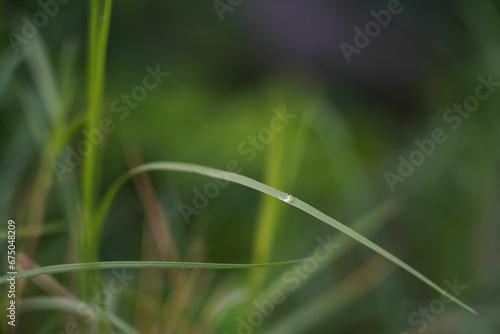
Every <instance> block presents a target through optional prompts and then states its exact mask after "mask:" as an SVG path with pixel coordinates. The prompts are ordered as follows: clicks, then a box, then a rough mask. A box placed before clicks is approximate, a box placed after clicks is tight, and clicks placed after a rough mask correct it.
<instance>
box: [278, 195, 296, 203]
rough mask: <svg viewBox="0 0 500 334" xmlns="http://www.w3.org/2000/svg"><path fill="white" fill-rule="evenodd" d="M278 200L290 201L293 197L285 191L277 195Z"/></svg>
mask: <svg viewBox="0 0 500 334" xmlns="http://www.w3.org/2000/svg"><path fill="white" fill-rule="evenodd" d="M279 198H280V200H282V201H283V202H286V203H290V202H291V201H292V199H293V197H292V195H290V194H287V193H281V194H280V196H279Z"/></svg>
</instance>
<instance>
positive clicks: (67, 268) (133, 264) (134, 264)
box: [0, 258, 307, 285]
mask: <svg viewBox="0 0 500 334" xmlns="http://www.w3.org/2000/svg"><path fill="white" fill-rule="evenodd" d="M306 260H307V258H306V259H298V260H290V261H281V262H271V263H250V264H244V263H199V262H163V261H107V262H88V263H69V264H56V265H53V266H45V267H39V268H34V269H29V270H24V271H20V272H18V273H17V275H15V277H16V280H20V279H25V278H33V277H36V276H40V275H52V274H60V273H67V272H75V271H91V270H107V269H144V268H170V269H248V268H258V267H276V266H283V265H289V264H294V263H300V262H304V261H306ZM9 277H10V276H9V275H5V276H2V277H0V285H2V284H5V283H7V278H9Z"/></svg>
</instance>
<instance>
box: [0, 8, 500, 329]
mask: <svg viewBox="0 0 500 334" xmlns="http://www.w3.org/2000/svg"><path fill="white" fill-rule="evenodd" d="M97 2H99V1H97ZM90 3H91V2H77V1H70V2H68V3H67V4H64V5H63V4H60V5H59V12H58V13H57V14H56V15H54V17H51V18H50V19H49V20H48V23H47V24H46V25H44V26H43V27H41V28H39V32H38V33H37V34H36V36H35V37H33V38H31V39H29V42H28V43H26V44H25V45H23V46H22V52H20V53H15V52H14V48H13V47H12V45H11V44H10V42H9V39H8V38H7V36H9V35H8V34H9V33H12V32H14V33H16V34H21V33H22V29H23V28H22V25H23V21H22V18H23V17H28V18H32V17H33V15H34V14H35V13H37V12H39V11H40V10H41V7H40V4H39V3H37V2H29V1H0V13H1V16H2V20H1V25H0V26H1V28H0V29H1V34H2V35H3V36H5V38H3V39H2V40H1V42H0V48H1V54H0V98H1V100H0V131H1V135H0V136H1V140H0V150H1V152H2V155H1V159H2V160H1V164H0V228H1V230H0V245H1V250H0V255H1V256H2V261H3V263H4V264H6V259H5V256H4V252H5V251H4V250H6V243H5V242H4V241H5V240H6V234H5V232H6V229H7V221H8V219H14V220H15V221H16V222H17V228H18V231H17V232H18V234H17V238H18V239H17V246H18V253H17V254H18V265H21V266H22V267H23V268H27V267H30V266H33V265H35V264H36V265H39V266H46V265H52V264H60V263H73V262H85V261H88V260H89V258H85V257H83V256H82V252H81V249H79V248H78V247H79V246H78V242H79V243H80V246H81V245H82V238H83V237H82V229H81V228H82V226H85V225H83V224H82V221H85V214H82V212H84V211H85V204H83V200H82V198H81V194H82V191H83V189H82V187H84V185H83V183H82V173H83V169H84V168H85V167H84V165H83V164H81V165H78V167H77V168H75V169H74V170H73V171H72V172H71V173H67V174H65V175H64V177H63V180H62V181H59V179H58V176H57V174H56V173H54V162H56V161H57V162H64V161H65V157H66V155H65V150H66V148H67V147H68V146H69V147H71V148H73V149H75V148H76V147H77V146H78V144H79V143H80V142H81V141H82V140H86V139H85V138H86V137H85V136H84V135H83V129H84V125H85V121H86V117H87V116H86V115H87V112H88V108H89V96H88V93H89V88H88V87H89V86H88V82H89V81H88V80H89V77H88V76H89V72H88V71H89V66H88V61H89V59H88V54H89V52H91V51H90V50H88V42H87V39H88V25H89V17H90V16H89V6H90ZM403 6H404V10H403V11H402V13H401V14H398V15H397V16H394V17H393V18H392V22H391V24H390V25H388V26H387V27H386V28H384V29H383V30H382V31H381V33H380V35H378V36H377V37H374V38H373V40H372V41H371V43H370V45H369V46H367V47H366V48H364V49H363V50H362V51H361V53H360V54H359V55H354V56H353V62H352V63H351V64H347V62H346V61H345V59H344V58H343V55H342V53H341V51H340V49H339V43H340V42H342V41H346V42H348V43H351V42H352V40H353V35H354V31H353V27H355V26H362V25H364V24H365V23H366V22H368V21H369V20H371V19H372V18H371V16H370V14H369V13H370V10H372V9H373V10H381V9H384V8H387V1H376V2H367V1H357V2H354V3H351V2H345V1H343V2H339V1H336V2H327V1H321V0H316V1H312V2H307V3H305V2H304V3H302V2H300V1H290V2H287V1H276V2H272V3H267V2H265V1H254V2H245V1H243V2H242V3H241V5H238V6H235V7H234V10H233V11H227V12H225V13H224V20H223V21H220V19H219V16H218V15H217V12H216V10H215V9H214V7H213V4H212V3H211V2H201V1H200V2H194V3H193V2H182V1H169V2H162V3H159V2H158V3H157V2H153V1H143V2H132V1H123V2H117V1H115V2H114V4H113V9H112V15H111V25H110V32H109V42H108V43H107V56H106V68H105V84H104V87H103V90H102V91H99V92H101V93H102V94H103V96H102V100H103V101H102V103H98V106H97V107H98V111H99V112H100V113H101V117H100V118H102V117H106V118H109V119H111V121H112V125H113V126H114V128H113V130H112V131H111V132H110V133H109V134H106V135H105V137H104V138H103V143H102V144H101V145H98V147H97V148H96V149H97V150H99V151H101V152H100V153H99V154H98V155H97V157H96V158H97V159H96V164H95V166H96V171H95V174H96V178H93V179H92V182H93V183H94V185H95V186H96V189H95V198H96V199H101V198H102V196H103V194H104V193H105V191H106V189H107V188H108V187H109V186H110V185H111V184H112V183H113V182H114V181H115V180H116V179H117V178H118V177H119V176H120V175H122V174H123V173H124V172H125V171H127V170H129V169H130V168H132V167H133V166H136V165H138V164H140V163H142V162H149V161H182V162H188V163H196V164H200V165H205V166H210V167H214V168H218V169H222V170H225V169H226V168H227V164H228V162H229V161H233V160H235V161H237V162H238V163H239V166H240V167H241V174H242V175H246V176H249V177H251V178H254V179H256V180H259V181H261V182H263V183H266V184H269V185H271V186H273V187H276V188H278V189H282V190H283V191H286V192H288V193H290V194H292V195H293V196H296V197H298V198H300V199H302V200H304V201H305V202H307V203H310V204H311V205H313V206H314V207H317V208H318V209H320V210H321V211H322V212H325V213H326V214H328V215H330V216H332V217H335V218H336V219H338V220H339V221H341V222H342V223H344V224H346V225H348V226H350V227H352V228H353V229H355V230H356V231H358V232H360V233H362V234H364V235H366V236H367V237H369V238H370V239H371V240H373V241H375V242H376V243H377V244H379V245H381V246H382V247H383V248H385V249H387V250H388V251H391V252H392V253H394V254H395V255H396V256H398V257H399V258H401V259H402V260H404V261H405V262H407V263H409V264H411V265H412V266H413V267H415V268H417V269H418V270H419V271H421V272H422V273H424V274H425V275H426V276H427V277H429V278H431V279H432V280H433V281H434V282H437V283H438V284H440V285H441V283H442V282H444V281H445V280H448V281H451V282H452V281H453V280H454V279H455V278H458V282H460V284H464V285H466V286H467V288H466V290H465V291H464V292H463V294H462V295H460V299H462V300H464V301H465V302H466V303H468V304H469V305H471V306H472V307H474V308H475V309H476V310H478V312H479V313H480V314H481V317H475V316H473V315H471V314H468V313H467V312H466V311H464V310H462V309H460V308H459V307H457V306H456V305H453V304H446V309H445V310H444V312H442V313H441V314H439V315H438V316H437V317H436V319H435V320H433V321H430V322H428V327H426V329H425V333H481V334H482V333H485V334H489V333H497V332H498V330H499V329H500V306H499V305H500V284H499V282H500V266H499V265H498V259H497V255H498V254H499V253H500V243H499V240H500V206H499V205H498V204H499V200H500V168H499V166H500V165H499V160H500V151H499V145H498V143H499V137H500V115H499V113H498V106H499V105H500V92H498V91H495V92H492V94H491V97H489V98H488V99H486V100H484V101H480V106H479V109H478V110H477V111H475V112H473V113H471V115H470V117H469V118H466V119H463V122H462V124H461V126H460V127H459V128H458V129H456V130H453V129H452V128H451V127H450V123H447V122H446V121H445V120H444V119H443V115H444V113H445V112H446V110H447V109H449V108H452V107H453V105H454V104H455V103H463V100H464V98H466V97H467V96H470V95H473V94H474V93H475V88H476V86H477V85H478V83H479V82H478V77H479V76H482V77H484V78H487V77H488V76H489V75H491V76H492V77H493V79H494V80H495V81H500V62H499V59H500V37H499V35H498V34H499V31H500V29H499V25H500V20H499V10H500V2H499V1H486V0H484V1H483V0H481V1H480V2H476V3H472V2H467V1H455V2H451V1H444V0H443V1H437V2H435V3H421V2H415V1H413V2H404V3H403ZM148 66H149V67H150V68H153V69H154V68H156V66H159V67H160V68H161V70H162V71H165V72H168V73H169V76H168V77H166V78H165V79H164V80H163V82H161V83H159V85H158V87H157V88H155V89H153V90H151V91H148V93H147V97H146V98H145V99H144V100H143V101H141V102H140V103H138V105H137V107H135V108H130V112H129V114H128V115H127V117H125V118H124V119H121V118H120V117H119V116H120V115H123V114H122V113H115V112H113V111H114V110H115V109H114V108H113V102H114V101H116V99H120V98H121V95H122V94H131V91H132V90H133V89H134V87H136V86H138V85H142V84H143V78H144V76H145V75H147V74H148V70H147V69H146V68H147V67H148ZM90 87H92V86H90ZM90 100H91V99H90ZM98 100H99V99H96V101H97V102H99V101H98ZM280 107H286V110H287V111H288V112H289V113H291V114H293V115H296V116H297V117H296V118H295V119H293V120H292V121H291V122H290V124H289V125H287V126H286V127H285V128H284V130H283V131H281V132H278V133H275V135H274V139H273V140H272V141H270V143H269V144H266V145H264V146H265V148H264V149H262V151H258V150H257V153H256V155H255V159H250V160H251V161H247V158H248V157H249V156H248V155H245V154H241V149H239V147H240V145H242V143H244V142H249V136H257V135H258V133H259V132H260V131H261V130H262V129H263V128H267V127H269V122H270V120H271V119H272V118H273V117H274V115H275V114H274V111H273V110H275V109H276V108H280ZM99 120H100V119H98V121H99ZM436 128H442V129H444V130H445V133H446V134H447V136H448V139H447V140H446V141H445V142H444V143H442V144H437V145H436V148H435V152H434V153H433V154H432V155H430V156H429V157H426V158H425V162H424V163H423V164H422V165H421V166H418V167H416V168H415V171H414V172H413V173H412V175H411V176H410V177H408V178H407V179H406V181H405V182H404V183H397V184H396V185H395V191H394V192H392V191H391V189H390V187H389V186H388V184H387V181H386V177H385V176H384V173H385V172H387V171H391V172H394V173H397V169H398V164H399V161H398V156H399V155H403V156H404V157H406V158H407V157H408V156H409V154H410V153H411V152H412V151H414V150H415V149H417V148H418V147H417V146H416V144H415V143H414V141H415V140H416V139H418V140H423V139H425V138H430V137H431V136H432V132H433V130H434V129H436ZM84 158H85V157H84ZM209 181H211V179H209V178H206V177H203V176H197V175H193V174H183V173H173V172H151V173H148V174H144V176H143V177H142V178H134V180H133V181H130V182H127V183H126V184H125V185H124V187H123V189H121V190H120V192H119V193H118V194H117V197H116V199H115V201H114V203H113V205H112V206H111V209H110V212H109V216H108V217H107V219H106V220H105V222H104V227H103V229H102V231H99V233H98V235H95V238H96V239H95V241H96V242H98V244H97V245H91V246H89V247H91V248H93V249H92V252H95V254H92V256H94V257H95V258H94V259H95V260H102V261H111V260H170V261H173V260H182V261H197V262H217V263H254V262H269V261H281V260H289V259H295V258H302V257H305V256H309V255H311V253H312V252H313V251H314V249H315V248H316V247H317V246H318V241H317V238H318V237H321V238H323V239H325V240H326V238H327V237H328V236H331V237H332V238H333V239H334V240H336V241H337V242H338V243H339V244H340V245H341V248H340V249H339V251H338V253H334V255H333V256H332V257H331V258H330V259H329V260H328V261H327V262H328V263H324V264H323V265H322V266H321V267H320V269H318V270H316V271H314V273H313V274H312V275H311V277H309V278H308V279H306V280H304V282H303V283H302V284H301V286H300V288H299V289H297V290H296V291H288V290H289V287H287V286H286V285H283V284H284V283H283V282H282V275H283V273H284V272H286V271H287V270H289V269H290V268H286V267H285V268H271V269H265V270H264V269H252V270H241V271H210V270H186V271H179V270H175V269H141V270H130V271H127V272H128V273H130V274H131V275H133V276H134V277H135V278H134V279H133V280H131V282H130V284H129V285H127V286H126V287H125V289H124V290H123V291H122V292H120V293H117V294H113V295H112V297H111V300H110V301H109V302H107V303H105V304H106V310H107V311H106V312H109V314H110V315H106V314H108V313H105V312H104V311H102V312H101V315H102V317H103V318H105V319H106V320H105V321H104V324H103V325H102V326H104V327H99V329H96V327H93V324H91V325H90V326H89V324H88V322H87V321H86V320H85V317H82V315H81V314H79V313H78V312H77V311H75V309H74V306H75V305H66V306H61V304H57V298H56V297H67V296H71V297H72V298H74V299H73V300H75V303H76V305H77V306H78V305H79V304H78V303H79V299H77V298H80V299H82V300H88V299H87V298H89V297H90V299H91V297H92V296H95V292H94V294H92V291H90V292H88V293H83V292H82V291H81V287H80V286H79V285H78V283H81V281H79V280H81V278H82V277H83V276H82V275H80V274H78V273H74V274H59V275H54V276H53V277H51V278H48V277H45V278H41V279H39V280H32V281H27V280H26V281H19V282H18V297H19V299H18V303H19V305H20V307H21V309H20V310H18V314H17V317H18V327H17V332H18V333H59V332H64V331H65V330H66V331H67V332H70V331H68V330H67V329H65V328H64V327H65V326H66V324H68V322H71V321H75V322H76V323H77V324H78V326H79V328H83V329H84V330H83V332H84V333H87V332H111V333H112V332H115V333H122V332H133V329H134V328H135V330H136V331H137V332H139V333H237V332H238V326H239V320H238V319H239V318H240V317H241V318H243V319H247V318H248V315H249V314H251V313H252V312H253V311H255V309H256V307H255V305H254V301H255V300H257V301H262V300H264V299H266V298H267V299H268V298H269V296H270V291H271V290H272V287H273V286H280V284H282V285H281V289H282V290H285V291H287V292H289V295H287V299H286V301H285V302H283V303H282V304H280V305H275V306H276V307H275V309H274V310H273V312H272V314H270V315H269V316H266V317H264V318H265V321H264V323H263V324H262V325H259V326H257V328H252V331H253V332H254V333H273V334H274V333H287V334H289V333H318V334H321V333H400V332H403V331H407V332H408V333H417V332H418V333H420V332H424V331H418V330H419V328H421V327H420V326H419V325H416V324H413V323H411V320H409V317H410V316H411V315H412V314H413V313H414V312H419V308H421V307H429V304H430V303H431V302H432V301H433V300H435V299H436V298H438V297H439V296H438V295H437V294H436V293H435V291H433V290H432V289H429V288H428V287H427V286H426V285H424V284H422V283H421V282H420V281H418V280H417V279H415V278H414V277H412V276H410V275H408V274H407V273H406V272H404V271H402V270H399V269H395V268H394V267H392V266H390V265H389V264H388V263H387V261H385V260H382V259H380V257H379V256H377V255H375V254H374V253H373V252H372V251H371V250H369V249H367V248H366V247H363V246H361V245H359V244H357V243H356V242H354V241H352V240H350V239H349V238H347V237H345V236H343V235H342V234H341V233H340V232H338V231H336V230H334V229H332V228H330V227H328V226H325V225H324V224H322V223H321V222H319V221H315V220H313V219H312V218H311V217H310V216H308V215H305V214H303V213H302V212H299V211H297V210H294V209H293V208H291V207H289V206H287V205H284V204H283V203H282V202H280V201H277V200H275V199H274V198H270V197H265V196H264V195H261V194H259V193H257V192H255V191H252V190H250V189H247V188H244V187H241V186H239V185H234V184H230V185H228V186H227V187H225V188H223V189H221V190H220V194H219V195H218V196H216V197H215V198H213V199H210V201H209V204H208V206H207V207H206V208H204V209H202V210H200V212H199V213H198V214H194V215H192V216H191V217H190V222H189V224H186V221H185V219H184V218H183V215H182V213H181V211H180V210H179V205H180V204H182V203H184V204H187V205H192V204H193V203H192V201H193V197H194V196H195V193H194V192H193V189H203V188H204V187H205V186H206V184H207V182H209ZM96 202H97V203H96V206H97V205H98V204H100V203H99V201H96ZM158 231H160V233H159V232H158ZM39 233H40V234H41V235H40V236H39V238H38V234H39ZM94 246H95V247H94ZM94 248H95V249H94ZM92 256H90V257H92ZM2 268H6V265H3V266H2ZM89 277H90V276H89ZM111 277H112V274H111V273H110V272H108V271H106V272H102V273H99V275H97V274H96V275H95V276H92V277H90V279H93V280H94V281H92V282H94V283H95V287H102V286H104V284H106V282H109V280H110V279H111ZM87 287H88V286H87ZM93 287H94V286H92V285H90V287H88V288H89V289H90V290H92V288H93ZM0 293H1V295H2V302H3V301H4V297H3V296H6V295H7V292H6V290H5V289H4V287H2V289H0ZM5 300H6V299H5ZM101 302H102V301H101ZM2 304H3V303H2ZM23 305H24V306H23ZM72 307H73V308H72ZM4 319H5V318H4ZM87 326H88V327H87ZM8 330H9V328H8V326H7V324H6V322H5V321H2V323H1V324H0V332H1V333H4V332H5V333H8Z"/></svg>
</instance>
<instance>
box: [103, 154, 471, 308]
mask: <svg viewBox="0 0 500 334" xmlns="http://www.w3.org/2000/svg"><path fill="white" fill-rule="evenodd" d="M152 170H168V171H178V172H185V173H195V174H201V175H205V176H210V177H214V178H219V179H223V180H227V181H230V182H233V183H238V184H241V185H243V186H246V187H249V188H252V189H255V190H258V191H260V192H263V193H266V194H268V195H270V196H273V197H275V198H277V199H279V196H280V195H281V194H282V193H283V192H282V191H279V190H278V189H275V188H273V187H270V186H268V185H266V184H263V183H260V182H258V181H255V180H253V179H251V178H249V177H246V176H243V175H239V174H235V173H231V172H226V171H222V170H219V169H215V168H209V167H205V166H200V165H194V164H188V163H181V162H151V163H148V164H144V165H142V166H138V167H136V168H133V169H131V170H129V171H128V172H127V173H125V174H124V175H122V176H121V177H120V178H118V180H116V181H115V183H113V184H112V185H111V187H110V189H109V190H108V191H107V193H106V194H105V196H104V199H103V202H102V204H101V207H100V208H99V210H98V215H97V222H96V224H98V225H99V226H101V227H102V223H103V221H104V218H105V216H106V214H107V212H108V210H109V207H110V205H111V202H112V201H113V198H114V197H115V195H116V193H117V192H118V190H119V189H120V187H121V186H122V185H123V184H124V183H125V182H126V181H127V180H128V179H129V178H130V177H131V176H133V175H135V174H137V173H143V172H146V171H152ZM287 203H288V204H290V205H292V206H294V207H296V208H297V209H299V210H302V211H304V212H306V213H308V214H309V215H311V216H313V217H315V218H317V219H319V220H321V221H322V222H324V223H326V224H328V225H330V226H332V227H334V228H336V229H338V230H339V231H341V232H343V233H344V234H346V235H348V236H350V237H351V238H353V239H355V240H357V241H358V242H360V243H362V244H363V245H365V246H366V247H368V248H370V249H372V250H373V251H375V252H376V253H378V254H380V255H382V256H383V257H385V258H386V259H388V260H389V261H391V262H393V263H394V264H396V265H397V266H399V267H400V268H402V269H404V270H406V271H407V272H409V273H410V274H412V275H413V276H415V277H416V278H418V279H419V280H421V281H422V282H424V283H425V284H427V285H428V286H430V287H431V288H433V289H434V290H436V291H437V292H439V293H440V294H442V295H444V296H446V297H447V298H449V299H450V300H452V301H454V302H455V303H456V304H457V305H460V306H461V307H463V308H464V309H466V310H467V311H469V312H471V313H473V314H475V315H478V313H477V312H476V311H474V310H473V309H472V308H471V307H469V306H467V305H466V304H465V303H463V302H462V301H460V300H459V299H458V298H456V297H455V296H453V295H451V294H450V293H448V292H447V291H446V290H444V289H442V288H441V287H439V286H438V285H437V284H435V283H434V282H432V281H431V280H430V279H428V278H427V277H425V276H424V275H423V274H421V273H420V272H419V271H417V270H416V269H414V268H412V267H411V266H409V265H408V264H406V263H405V262H403V261H401V260H400V259H398V258H397V257H396V256H394V255H392V254H391V253H389V252H387V251H386V250H385V249H383V248H382V247H380V246H378V245H377V244H375V243H374V242H372V241H370V240H369V239H367V238H365V237H364V236H362V235H361V234H359V233H358V232H356V231H354V230H353V229H351V228H349V227H348V226H346V225H344V224H342V223H340V222H339V221H337V220H335V219H333V218H332V217H330V216H328V215H326V214H324V213H323V212H321V211H319V210H318V209H316V208H314V207H312V206H311V205H309V204H307V203H305V202H303V201H301V200H299V199H298V198H295V197H293V198H292V200H291V201H289V202H287Z"/></svg>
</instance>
